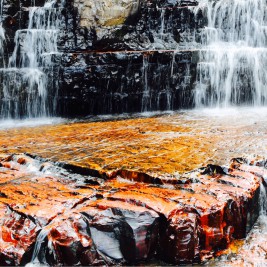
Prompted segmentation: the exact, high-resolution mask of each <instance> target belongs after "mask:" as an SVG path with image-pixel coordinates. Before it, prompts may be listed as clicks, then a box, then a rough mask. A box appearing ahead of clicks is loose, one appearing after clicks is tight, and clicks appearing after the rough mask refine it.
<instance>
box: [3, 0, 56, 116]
mask: <svg viewBox="0 0 267 267" xmlns="http://www.w3.org/2000/svg"><path fill="white" fill-rule="evenodd" d="M55 4H56V1H53V2H47V3H46V4H45V5H44V6H43V7H36V6H34V7H29V8H28V11H29V23H28V28H27V29H21V30H17V31H16V34H15V48H14V51H13V53H12V55H11V57H10V58H9V62H8V67H7V68H5V67H3V68H2V69H0V81H1V84H2V88H0V99H2V102H1V106H0V115H1V118H8V119H10V118H22V117H27V118H36V117H47V116H49V115H52V114H53V113H54V110H53V109H54V108H55V106H54V105H53V104H51V101H49V98H48V88H50V87H51V84H52V83H53V67H52V63H53V62H52V59H53V55H55V54H58V51H57V35H58V28H59V23H60V19H59V14H60V12H58V9H56V8H55V7H54V6H55ZM0 38H1V31H0ZM49 75H50V76H49ZM54 94H55V96H56V94H57V93H56V92H55V93H54ZM52 102H53V101H52Z"/></svg>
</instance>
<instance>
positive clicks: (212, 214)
mask: <svg viewBox="0 0 267 267" xmlns="http://www.w3.org/2000/svg"><path fill="white" fill-rule="evenodd" d="M0 158H1V159H0V233H1V234H0V237H1V238H0V256H1V257H0V259H1V260H0V264H1V265H18V264H26V263H28V262H29V261H31V259H32V261H34V262H39V263H43V264H49V265H58V264H62V265H103V264H108V265H114V264H115V265H117V264H136V263H138V262H139V261H149V260H150V259H151V258H153V257H156V258H158V259H162V260H164V261H166V262H169V263H172V264H186V263H199V262H201V261H203V260H204V259H205V258H207V257H211V256H212V255H213V253H214V252H215V251H218V250H221V249H224V248H226V247H227V246H228V245H229V244H230V242H231V241H232V240H233V238H244V237H245V236H246V233H247V232H248V231H249V230H250V229H251V227H252V225H253V224H254V223H255V221H256V219H257V217H258V214H259V208H260V207H259V195H260V186H261V183H262V180H263V178H262V177H263V175H264V172H265V171H266V169H265V168H264V166H265V165H264V164H261V165H260V163H259V162H258V165H260V166H257V164H254V165H253V166H251V165H249V162H245V161H242V162H241V161H240V160H233V162H232V164H231V165H230V167H228V168H221V167H219V166H208V167H207V168H205V169H202V170H200V171H194V172H191V173H189V174H186V175H184V176H183V177H181V179H180V181H179V182H177V183H174V182H173V180H174V177H173V179H172V180H170V179H169V178H167V179H164V177H157V178H156V177H153V176H151V175H148V174H144V173H143V174H142V173H140V174H139V173H137V172H131V171H127V170H118V171H116V172H113V173H109V174H105V175H104V174H102V178H100V177H93V176H90V175H88V174H87V175H84V174H85V173H81V174H76V173H75V172H73V171H72V170H71V166H70V165H69V166H68V170H66V169H64V168H62V167H59V166H58V165H55V164H53V163H50V162H48V161H43V160H41V161H40V160H38V159H34V158H32V157H29V156H26V155H13V156H9V157H5V156H1V157H0ZM215 170H216V171H215ZM90 173H92V172H91V171H90ZM98 176H100V175H98ZM167 177H168V175H167ZM103 178H104V179H103ZM152 178H153V179H154V180H153V179H152ZM178 180H179V179H178Z"/></svg>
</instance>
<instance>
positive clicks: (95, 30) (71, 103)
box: [3, 0, 206, 117]
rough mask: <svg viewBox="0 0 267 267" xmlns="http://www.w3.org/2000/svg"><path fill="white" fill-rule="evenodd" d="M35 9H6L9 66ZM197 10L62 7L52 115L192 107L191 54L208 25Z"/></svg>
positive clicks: (146, 2)
mask: <svg viewBox="0 0 267 267" xmlns="http://www.w3.org/2000/svg"><path fill="white" fill-rule="evenodd" d="M31 4H32V2H31V1H27V0H26V1H18V0H4V2H3V27H4V30H5V35H6V45H5V47H4V50H5V53H4V57H5V58H6V60H7V58H8V57H9V56H10V55H11V54H12V51H13V50H14V36H15V33H16V31H17V30H18V29H24V28H27V27H28V19H29V9H28V7H29V6H31ZM35 5H36V6H43V5H44V1H42V0H36V1H35ZM196 5H197V2H196V1H193V0H188V1H176V0H165V1H164V0H154V1H152V0H118V1H111V0H98V1H92V0H74V1H73V0H72V1H70V0H66V1H65V2H63V1H62V2H60V1H59V2H58V3H57V4H56V6H55V8H57V14H58V16H59V18H60V23H59V25H58V30H59V31H58V39H57V42H58V51H59V52H60V54H57V55H53V56H52V59H51V62H52V63H51V64H50V65H49V69H50V71H49V72H48V81H49V90H48V98H49V99H50V100H51V101H54V103H56V109H55V110H54V112H52V113H53V115H60V116H66V117H74V116H85V115H91V114H107V113H121V112H140V111H154V110H170V109H179V108H187V107H191V106H192V105H193V93H192V91H193V87H194V86H193V85H194V82H195V80H196V68H197V61H198V56H197V52H195V50H194V49H192V48H196V47H197V46H198V45H197V42H198V41H199V40H200V29H201V28H203V26H204V25H205V24H206V19H205V18H203V15H202V13H201V11H199V12H198V13H196V12H194V6H196ZM53 108H55V105H54V106H53Z"/></svg>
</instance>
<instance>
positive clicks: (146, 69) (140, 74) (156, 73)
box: [57, 51, 197, 117]
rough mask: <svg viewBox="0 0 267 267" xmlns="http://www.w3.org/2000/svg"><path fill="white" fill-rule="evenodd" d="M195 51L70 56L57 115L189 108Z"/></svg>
mask: <svg viewBox="0 0 267 267" xmlns="http://www.w3.org/2000/svg"><path fill="white" fill-rule="evenodd" d="M196 62H197V53H196V52H195V51H184V52H177V53H176V52H174V51H164V52H158V51H140V52H119V53H117V52H116V53H113V52H110V53H90V52H89V53H69V54H64V55H63V56H62V62H61V66H62V67H61V69H60V72H59V77H60V79H59V88H60V90H59V92H58V112H57V113H58V114H62V115H63V114H64V115H65V116H69V117H72V116H77V115H81V116H86V115H90V114H110V113H124V112H126V113H130V112H142V111H146V110H149V111H153V110H173V109H179V108H188V107H189V106H193V92H192V87H193V86H192V85H193V83H194V81H195V75H196V67H197V63H196Z"/></svg>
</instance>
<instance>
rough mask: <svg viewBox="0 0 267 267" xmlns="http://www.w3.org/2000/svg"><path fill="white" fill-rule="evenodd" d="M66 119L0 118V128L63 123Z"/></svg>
mask: <svg viewBox="0 0 267 267" xmlns="http://www.w3.org/2000/svg"><path fill="white" fill-rule="evenodd" d="M65 121H66V120H64V119H62V118H47V117H43V118H33V119H27V120H15V119H2V120H0V130H4V129H11V128H22V127H36V126H42V125H54V124H59V123H63V122H65Z"/></svg>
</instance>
